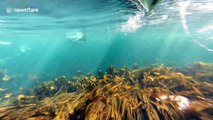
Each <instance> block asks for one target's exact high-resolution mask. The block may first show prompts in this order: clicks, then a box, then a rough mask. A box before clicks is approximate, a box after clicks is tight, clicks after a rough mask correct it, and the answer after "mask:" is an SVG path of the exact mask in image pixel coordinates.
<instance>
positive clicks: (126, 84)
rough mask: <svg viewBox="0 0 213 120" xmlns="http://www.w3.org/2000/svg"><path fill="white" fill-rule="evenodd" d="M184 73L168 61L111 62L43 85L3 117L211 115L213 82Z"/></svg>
mask: <svg viewBox="0 0 213 120" xmlns="http://www.w3.org/2000/svg"><path fill="white" fill-rule="evenodd" d="M193 65H194V64H193ZM193 65H192V66H193ZM205 65H207V63H205ZM207 66H208V65H207ZM209 66H210V65H209ZM209 66H208V67H206V68H208V69H206V72H209V68H210V67H209ZM189 68H190V66H189ZM183 71H186V70H182V71H181V70H180V69H175V68H172V67H165V66H163V65H160V66H150V67H145V68H140V67H138V66H134V67H133V68H132V69H130V68H127V67H123V68H120V69H118V68H115V67H113V66H110V67H109V69H107V70H106V72H105V73H104V72H103V71H101V70H99V71H98V74H97V75H95V74H92V73H90V74H87V75H83V74H82V73H78V74H77V75H76V76H74V77H73V78H72V79H71V80H68V79H67V78H66V77H64V76H62V77H59V78H56V79H55V80H52V81H48V82H44V83H38V84H37V85H36V87H35V88H34V89H33V90H34V93H33V94H32V95H31V96H30V95H26V96H25V95H23V94H22V95H19V97H17V100H16V102H14V105H13V106H9V107H5V108H1V109H0V119H2V120H25V119H26V120H34V119H36V120H52V119H54V120H70V119H71V120H82V119H85V120H102V119H103V120H111V119H112V120H183V119H187V120H190V119H191V120H193V119H204V120H205V119H211V118H212V117H213V116H212V111H213V101H212V93H213V91H212V90H213V89H212V88H213V85H212V83H209V82H207V81H202V80H198V79H196V77H194V75H191V74H189V72H183ZM202 72H203V71H202ZM206 79H208V78H206Z"/></svg>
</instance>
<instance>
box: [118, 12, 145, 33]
mask: <svg viewBox="0 0 213 120" xmlns="http://www.w3.org/2000/svg"><path fill="white" fill-rule="evenodd" d="M144 15H145V12H138V13H137V14H136V15H134V16H130V17H129V19H128V21H127V22H126V23H124V24H123V25H122V26H121V28H120V31H121V32H134V31H136V30H137V29H139V28H140V27H142V18H143V17H144Z"/></svg>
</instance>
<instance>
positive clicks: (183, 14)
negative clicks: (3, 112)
mask: <svg viewBox="0 0 213 120" xmlns="http://www.w3.org/2000/svg"><path fill="white" fill-rule="evenodd" d="M0 6H1V7H0V69H3V70H4V71H5V72H6V73H7V74H8V75H10V76H13V77H14V80H13V82H11V83H4V84H0V85H1V86H0V87H5V88H8V89H14V91H15V90H16V89H18V88H19V87H23V86H25V87H28V86H32V85H33V84H34V81H33V80H34V79H42V80H43V81H46V80H49V79H52V78H55V77H57V76H61V75H66V76H67V77H68V78H71V77H72V76H73V75H74V74H75V73H76V72H77V71H78V70H80V71H82V72H83V73H88V72H93V73H94V72H96V71H97V70H99V69H102V70H105V69H106V68H107V67H108V66H110V65H113V66H117V67H121V66H132V65H134V64H138V65H140V66H148V65H152V64H164V65H167V66H176V67H181V66H184V65H188V64H191V63H193V62H198V61H201V62H208V63H212V62H213V50H212V49H213V15H212V14H213V9H212V8H213V1H212V0H200V1H197V0H191V1H188V0H187V1H184V0H182V1H181V0H180V1H170V0H168V1H167V0H163V1H162V2H161V3H159V4H158V5H156V6H155V7H154V9H153V10H151V11H150V13H145V12H144V10H142V11H141V10H138V9H137V7H135V6H134V5H133V4H132V3H130V2H128V1H125V0H109V1H104V2H103V1H101V0H91V1H88V0H73V1H71V0H70V1H68V0H63V1H57V0H54V1H52V0H51V1H50V0H44V1H38V0H37V1H33V0H16V1H12V0H1V1H0ZM28 7H30V8H36V9H38V10H39V11H38V12H36V13H32V12H26V13H20V12H15V11H12V12H11V11H9V12H11V13H8V11H7V9H8V8H10V9H9V10H11V9H12V10H14V9H15V8H28Z"/></svg>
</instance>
